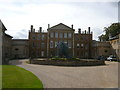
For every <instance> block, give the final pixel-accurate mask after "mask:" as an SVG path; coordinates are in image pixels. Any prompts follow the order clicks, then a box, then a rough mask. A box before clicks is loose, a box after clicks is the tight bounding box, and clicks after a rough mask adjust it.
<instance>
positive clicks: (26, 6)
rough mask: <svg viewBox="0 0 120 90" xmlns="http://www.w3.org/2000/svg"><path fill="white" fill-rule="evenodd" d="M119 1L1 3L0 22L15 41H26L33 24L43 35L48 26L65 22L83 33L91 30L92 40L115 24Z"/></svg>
mask: <svg viewBox="0 0 120 90" xmlns="http://www.w3.org/2000/svg"><path fill="white" fill-rule="evenodd" d="M118 1H119V0H84V1H83V0H0V19H1V20H2V22H3V23H4V25H5V26H6V28H7V32H6V33H7V34H9V35H11V36H13V37H14V38H17V39H20V38H21V39H26V38H28V30H30V25H33V26H34V27H35V29H36V30H38V29H39V27H42V29H43V30H44V32H45V31H46V30H47V27H48V24H50V26H54V25H57V24H59V23H64V24H65V25H68V26H70V27H71V25H72V24H73V25H74V29H75V30H76V32H77V31H78V28H81V29H82V31H84V30H87V29H88V27H91V31H93V39H95V40H97V39H98V36H99V35H101V34H102V33H103V30H104V27H107V26H109V25H111V23H115V22H118Z"/></svg>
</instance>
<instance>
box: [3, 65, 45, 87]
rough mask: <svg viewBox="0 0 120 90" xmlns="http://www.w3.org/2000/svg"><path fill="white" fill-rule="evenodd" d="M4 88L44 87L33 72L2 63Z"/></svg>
mask: <svg viewBox="0 0 120 90" xmlns="http://www.w3.org/2000/svg"><path fill="white" fill-rule="evenodd" d="M2 88H43V84H42V82H41V81H40V80H39V79H38V78H37V77H36V76H35V75H34V74H33V73H31V72H29V71H27V70H25V69H23V68H20V67H18V66H14V65H2Z"/></svg>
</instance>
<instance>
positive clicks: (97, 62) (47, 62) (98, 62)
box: [31, 60, 105, 66]
mask: <svg viewBox="0 0 120 90" xmlns="http://www.w3.org/2000/svg"><path fill="white" fill-rule="evenodd" d="M31 63H32V64H40V65H57V66H97V65H105V61H103V60H90V61H89V60H81V61H70V60H69V61H68V60H66V61H62V60H57V61H56V60H31Z"/></svg>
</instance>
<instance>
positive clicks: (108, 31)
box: [98, 23, 120, 41]
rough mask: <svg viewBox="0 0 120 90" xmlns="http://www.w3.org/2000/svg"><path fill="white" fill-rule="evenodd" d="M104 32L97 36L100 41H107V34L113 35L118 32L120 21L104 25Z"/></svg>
mask: <svg viewBox="0 0 120 90" xmlns="http://www.w3.org/2000/svg"><path fill="white" fill-rule="evenodd" d="M104 32H105V34H104V35H103V34H102V35H101V36H99V37H98V38H99V40H100V41H108V40H109V36H111V37H114V36H116V35H118V34H119V33H120V23H113V24H111V25H110V26H108V27H104Z"/></svg>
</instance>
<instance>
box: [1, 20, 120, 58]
mask: <svg viewBox="0 0 120 90" xmlns="http://www.w3.org/2000/svg"><path fill="white" fill-rule="evenodd" d="M6 30H7V29H6V27H5V26H4V24H3V23H2V21H1V20H0V33H2V34H1V35H2V60H6V59H15V58H16V59H18V58H30V57H34V58H49V57H53V56H56V50H57V48H56V46H57V44H58V43H59V42H64V43H66V44H67V45H68V51H69V55H70V56H74V57H78V58H83V59H89V58H96V57H97V56H109V55H111V54H114V55H116V56H117V57H118V58H120V34H119V35H117V37H116V38H112V39H110V41H107V42H100V41H95V40H93V39H92V35H93V33H92V32H91V28H90V27H88V30H85V31H82V30H81V28H79V29H78V30H77V31H78V32H77V33H75V29H74V27H73V25H71V26H67V25H65V24H63V23H59V24H57V25H55V26H52V27H50V24H48V28H47V32H44V31H43V30H42V27H39V30H38V31H36V30H35V28H34V27H33V25H31V26H30V30H29V36H28V39H12V38H13V37H12V36H10V35H8V34H6V33H5V31H6Z"/></svg>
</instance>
